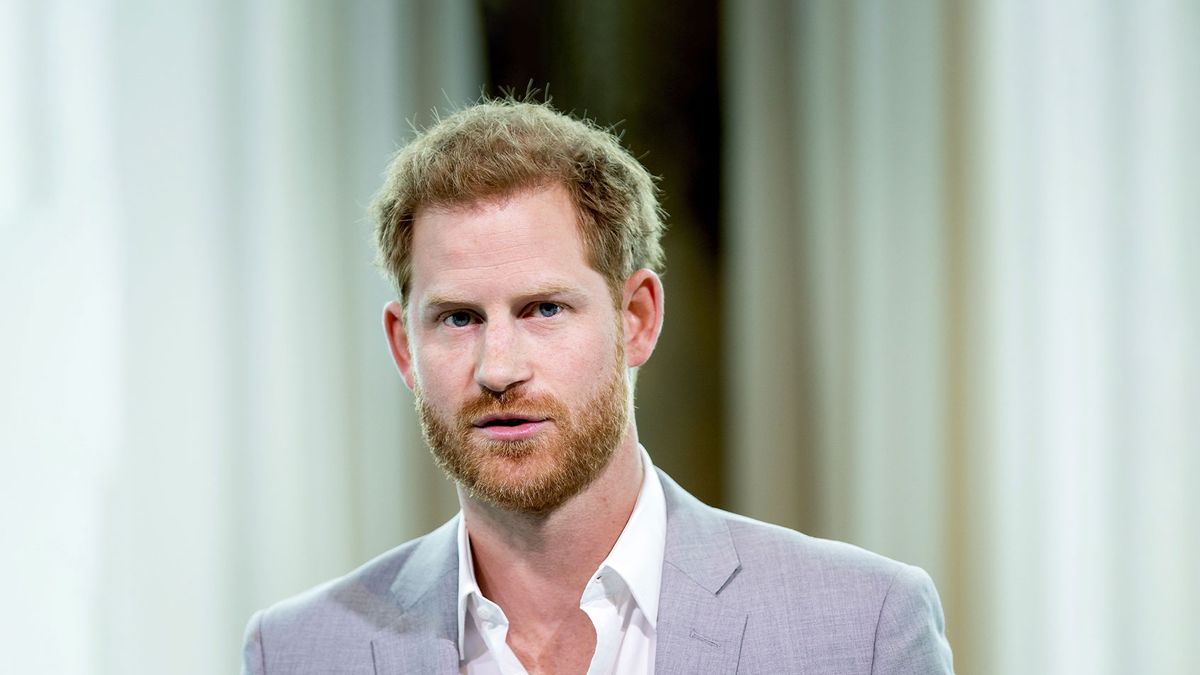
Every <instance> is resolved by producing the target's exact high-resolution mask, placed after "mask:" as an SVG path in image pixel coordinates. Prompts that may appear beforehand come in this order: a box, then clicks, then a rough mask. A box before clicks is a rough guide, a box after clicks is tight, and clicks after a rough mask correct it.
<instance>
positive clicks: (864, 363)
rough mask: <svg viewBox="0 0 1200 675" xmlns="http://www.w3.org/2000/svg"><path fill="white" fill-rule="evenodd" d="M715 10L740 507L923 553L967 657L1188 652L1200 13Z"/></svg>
mask: <svg viewBox="0 0 1200 675" xmlns="http://www.w3.org/2000/svg"><path fill="white" fill-rule="evenodd" d="M726 10H727V16H728V19H729V21H728V25H727V33H726V62H727V64H728V68H727V71H726V72H727V78H726V91H727V92H728V93H729V96H728V104H727V109H726V128H727V129H728V130H729V136H728V139H727V143H728V144H727V155H728V157H729V162H730V164H729V166H730V170H729V174H728V181H727V204H728V207H727V210H726V212H725V214H724V217H725V221H726V232H727V233H728V234H727V237H728V240H729V241H730V242H731V249H730V257H729V268H730V270H731V275H732V277H733V278H734V283H733V284H732V285H731V287H730V290H729V295H728V297H727V299H726V302H727V304H728V306H730V307H739V308H741V310H742V311H741V312H740V313H732V314H731V317H732V320H731V322H730V325H729V327H728V332H727V335H728V344H729V345H730V346H731V353H730V359H729V363H730V371H729V373H730V375H729V377H730V381H731V382H733V389H734V392H735V396H734V402H733V403H732V406H731V410H730V417H731V423H732V425H733V426H734V427H735V431H734V432H733V434H732V435H731V437H730V439H729V456H730V458H731V459H730V471H731V475H732V476H733V484H734V489H733V491H732V492H733V506H734V508H735V509H737V510H740V511H745V512H747V513H749V514H750V515H754V516H758V517H764V518H768V519H771V520H776V521H780V522H785V523H788V524H791V525H794V526H798V527H800V528H801V529H804V530H807V531H809V532H813V533H815V534H821V535H825V536H832V537H836V538H840V539H845V540H849V541H851V542H854V543H857V544H860V545H863V546H865V547H867V548H870V549H873V550H876V551H879V552H881V553H884V554H886V555H889V556H893V557H896V558H899V559H902V560H905V561H908V562H912V563H915V564H919V565H921V566H923V567H925V568H926V569H927V570H929V571H930V573H931V574H932V576H933V577H934V579H935V581H936V582H937V583H938V587H939V589H940V590H941V593H942V599H943V602H944V604H945V608H946V611H947V621H948V631H949V635H950V638H951V642H952V644H953V645H954V647H955V650H956V664H957V666H958V669H959V671H960V672H973V673H1015V672H1030V673H1033V672H1045V673H1062V672H1089V673H1128V672H1161V673H1180V674H1182V673H1187V672H1194V671H1195V670H1197V669H1198V668H1200V661H1197V658H1198V657H1197V652H1196V650H1195V649H1194V648H1193V645H1191V644H1190V643H1191V641H1192V639H1191V638H1190V637H1189V631H1190V630H1191V628H1190V627H1191V626H1192V624H1193V623H1194V621H1193V619H1192V617H1191V616H1190V613H1191V608H1192V607H1194V606H1195V605H1196V604H1197V602H1200V584H1198V582H1197V579H1196V575H1195V573H1194V570H1196V569H1200V518H1198V516H1200V497H1198V496H1197V495H1196V493H1195V491H1194V490H1193V489H1191V484H1192V482H1194V479H1195V477H1196V476H1197V475H1200V473H1198V470H1200V432H1198V431H1197V427H1196V425H1195V424H1194V421H1190V420H1189V419H1188V418H1189V415H1188V412H1185V411H1194V410H1195V409H1196V406H1197V404H1200V384H1198V383H1200V347H1198V346H1197V345H1200V341H1198V340H1197V338H1200V302H1198V300H1200V272H1198V271H1197V268H1196V266H1195V265H1191V264H1189V263H1190V261H1191V259H1192V258H1194V257H1195V256H1196V254H1198V253H1200V226H1198V225H1197V223H1200V197H1198V196H1197V195H1198V194H1200V191H1197V190H1196V189H1195V175H1196V174H1197V168H1200V167H1198V160H1197V159H1196V158H1197V157H1200V134H1198V132H1197V125H1196V124H1195V123H1194V121H1195V120H1196V119H1200V116H1198V113H1200V77H1198V75H1197V74H1198V73H1200V68H1198V67H1197V66H1200V47H1197V43H1196V41H1195V40H1194V39H1192V38H1193V37H1194V36H1195V35H1196V34H1197V29H1198V28H1200V12H1197V10H1196V8H1195V6H1194V5H1192V4H1191V3H1184V2H1151V3H1136V4H1135V3H1100V4H1097V3H1092V2H1066V3H1036V2H981V3H943V2H905V3H882V2H868V1H866V0H863V1H854V2H845V3H835V2H808V3H791V2H759V3H728V4H727V5H726Z"/></svg>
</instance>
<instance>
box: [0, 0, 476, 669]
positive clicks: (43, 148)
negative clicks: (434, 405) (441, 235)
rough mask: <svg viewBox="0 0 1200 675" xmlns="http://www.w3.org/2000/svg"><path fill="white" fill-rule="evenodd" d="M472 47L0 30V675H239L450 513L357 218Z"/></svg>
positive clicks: (406, 7) (447, 42)
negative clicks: (399, 365) (255, 652)
mask: <svg viewBox="0 0 1200 675" xmlns="http://www.w3.org/2000/svg"><path fill="white" fill-rule="evenodd" d="M479 45H480V30H479V26H478V25H477V17H476V16H475V9H474V5H473V3H471V2H469V1H467V0H456V1H452V2H401V3H395V2H382V1H380V2H356V3H337V2H331V1H330V2H322V1H316V0H313V1H307V2H290V1H284V0H276V1H270V0H267V1H263V2H255V3H241V2H234V1H232V0H227V1H223V2H200V1H197V0H187V1H184V2H171V3H160V2H123V1H117V0H111V1H107V2H106V1H102V0H98V1H95V2H67V1H65V0H63V1H57V2H42V1H40V0H8V1H7V2H5V3H4V4H3V5H0V148H3V150H2V151H0V298H2V299H3V301H4V304H3V306H4V319H3V324H4V327H3V331H2V336H0V372H2V375H0V392H2V396H3V398H2V401H0V404H2V409H0V417H2V423H0V448H2V451H3V459H4V462H3V465H4V470H3V471H0V540H2V541H3V546H4V549H3V550H4V554H3V556H2V558H3V561H2V562H0V570H2V571H3V572H4V574H3V578H4V580H5V581H4V583H3V584H0V645H3V646H2V647H0V652H2V653H3V654H4V656H3V658H2V660H3V662H4V670H5V671H6V672H23V673H34V672H45V673H50V672H53V673H86V674H90V673H121V674H130V673H163V672H171V673H197V674H199V673H205V674H207V673H217V672H235V671H236V670H237V668H238V663H239V659H240V643H241V632H242V628H243V626H244V625H245V621H246V620H247V619H248V617H249V614H250V612H251V611H252V610H253V609H254V608H257V607H260V606H263V605H265V604H268V603H270V602H273V601H275V600H278V599H281V598H282V597H285V596H286V595H289V594H292V593H295V592H297V591H300V590H302V589H303V588H305V587H307V586H309V585H312V584H314V583H316V582H318V581H321V580H323V579H326V578H329V577H332V576H334V575H336V574H340V573H342V572H345V571H347V570H349V569H351V568H353V567H354V566H355V565H357V564H359V563H360V562H362V561H364V560H366V559H367V558H369V557H371V556H372V555H375V554H377V553H380V552H382V551H384V550H386V549H387V548H389V547H391V546H394V545H395V544H396V543H398V542H400V541H402V540H404V539H406V538H408V537H410V536H413V535H416V534H418V533H420V532H422V531H425V530H426V529H428V527H429V526H430V524H431V523H432V522H434V521H436V520H437V519H438V518H441V517H443V516H445V515H447V514H449V513H451V512H452V511H453V510H454V508H455V505H454V500H453V494H452V491H451V490H450V488H449V486H448V484H446V483H445V482H444V481H442V480H441V479H440V478H439V477H437V476H436V475H435V474H434V472H433V470H432V468H431V466H430V465H431V463H430V462H429V461H428V460H427V458H426V456H425V450H424V449H423V444H421V443H420V442H419V440H418V436H417V434H416V431H415V430H414V422H413V418H412V414H411V411H410V407H411V405H410V403H409V402H408V401H409V399H408V398H407V396H406V395H405V394H404V393H403V385H402V383H401V382H400V380H399V378H398V377H397V376H396V375H395V374H394V370H393V367H392V365H391V363H390V360H389V359H388V357H387V352H386V349H385V347H384V343H383V339H382V331H381V329H380V328H379V326H380V318H379V317H380V311H381V308H382V305H383V303H384V302H385V300H386V299H387V298H388V297H389V289H388V288H387V285H386V283H385V282H384V281H383V280H382V279H381V278H379V276H378V275H377V274H376V272H375V271H374V270H373V269H372V267H371V265H370V260H371V247H370V231H369V226H368V225H367V223H365V222H364V218H363V216H364V209H365V206H366V204H367V202H368V200H369V198H370V196H371V194H372V192H373V191H374V190H375V189H376V188H377V186H378V185H379V183H380V180H381V172H382V170H383V168H384V167H385V165H386V162H387V160H388V158H389V156H390V154H391V153H392V152H393V151H394V149H395V148H396V143H398V142H400V141H402V140H403V138H404V137H406V136H407V134H408V132H409V126H408V122H407V121H406V120H407V119H408V118H411V117H414V116H416V117H417V119H418V121H420V120H422V119H427V114H426V113H427V111H428V110H429V109H430V108H431V107H433V106H442V107H444V106H446V105H448V104H451V103H460V102H463V101H466V100H469V99H472V98H474V97H475V96H477V95H478V94H479V92H480V75H481V64H480V60H481V56H480V53H479V50H480V47H479Z"/></svg>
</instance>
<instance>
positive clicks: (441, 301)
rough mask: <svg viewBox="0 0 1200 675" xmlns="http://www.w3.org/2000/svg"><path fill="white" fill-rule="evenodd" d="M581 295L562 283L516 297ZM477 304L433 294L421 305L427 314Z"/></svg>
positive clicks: (531, 290) (576, 289)
mask: <svg viewBox="0 0 1200 675" xmlns="http://www.w3.org/2000/svg"><path fill="white" fill-rule="evenodd" d="M582 295H583V292H582V291H581V290H580V289H579V288H578V287H576V286H572V285H570V284H564V283H554V282H552V283H546V284H539V285H537V286H534V287H533V288H531V289H530V290H528V291H526V292H525V293H522V294H521V295H519V296H517V297H518V299H519V300H533V299H534V298H550V297H558V298H561V297H568V298H573V299H578V298H579V297H581V296H582ZM476 304H477V303H475V302H472V301H470V300H466V299H463V298H461V297H456V296H454V295H450V294H441V293H434V294H432V295H429V296H427V297H426V298H425V301H424V302H422V303H421V308H422V310H423V311H426V312H429V311H432V310H436V309H442V308H445V307H474V306H476Z"/></svg>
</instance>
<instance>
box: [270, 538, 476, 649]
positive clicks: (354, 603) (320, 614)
mask: <svg viewBox="0 0 1200 675" xmlns="http://www.w3.org/2000/svg"><path fill="white" fill-rule="evenodd" d="M456 526H457V518H456V519H452V520H451V521H450V522H448V523H446V524H445V525H443V526H442V527H440V528H438V529H437V530H434V531H433V532H431V533H429V534H426V535H424V536H421V537H418V538H416V539H413V540H410V541H408V542H405V543H404V544H401V545H400V546H397V547H396V548H394V549H392V550H390V551H387V552H386V553H383V554H382V555H380V556H378V557H376V558H374V559H373V560H370V561H369V562H367V563H365V564H363V565H362V566H361V567H359V568H358V569H355V570H354V571H352V572H350V573H348V574H346V575H344V576H341V577H338V578H336V579H333V580H330V581H327V582H325V583H323V584H320V585H319V586H315V587H313V588H311V589H309V590H306V591H304V592H302V593H299V594H297V595H295V596H292V597H290V598H288V599H286V600H282V601H280V602H277V603H275V604H273V605H271V606H270V607H267V608H266V609H264V610H261V611H259V612H257V613H256V614H255V615H254V616H253V617H252V618H251V620H250V623H249V625H248V626H247V628H246V646H247V662H251V661H253V660H254V658H256V657H257V656H256V655H261V654H264V653H267V652H271V653H273V654H284V655H287V658H296V659H304V658H316V659H325V658H326V657H327V656H328V655H329V654H331V653H334V654H336V653H338V652H341V651H343V650H345V649H347V648H349V646H351V645H355V646H357V647H363V646H367V645H369V639H370V638H371V636H373V635H375V634H376V633H378V632H379V631H381V630H383V629H385V628H388V627H389V626H394V625H396V624H397V622H400V621H402V620H404V618H405V614H406V611H407V610H408V609H410V608H411V607H412V606H413V605H414V604H415V603H417V602H418V601H420V600H422V596H424V595H426V594H434V593H435V592H436V591H437V590H439V589H442V590H444V589H445V588H448V587H449V586H448V584H450V583H452V582H453V581H454V580H453V579H447V577H449V576H451V575H452V573H453V572H456V571H457V558H456V556H455V555H454V549H453V546H454V538H453V531H454V528H455V527H456ZM356 656H361V655H353V654H348V653H345V654H342V655H341V656H340V658H344V659H350V660H353V659H354V658H355V657H356ZM367 656H369V655H367ZM251 672H254V671H251Z"/></svg>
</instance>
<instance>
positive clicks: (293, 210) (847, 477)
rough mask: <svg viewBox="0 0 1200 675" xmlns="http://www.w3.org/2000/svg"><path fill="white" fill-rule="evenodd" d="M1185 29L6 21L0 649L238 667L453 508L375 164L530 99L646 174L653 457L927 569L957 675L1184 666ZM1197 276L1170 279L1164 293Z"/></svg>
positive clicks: (94, 16)
mask: <svg viewBox="0 0 1200 675" xmlns="http://www.w3.org/2000/svg"><path fill="white" fill-rule="evenodd" d="M1198 38H1200V5H1198V4H1197V3H1195V2H1189V1H1187V0H1179V1H1178V2H1172V1H1170V0H1164V1H1150V2H1134V1H1133V0H1130V1H1128V2H1117V1H1111V2H1110V1H1103V0H1065V1H1062V2H1053V3H1044V2H1038V1H1036V0H1011V1H1001V0H997V1H995V2H988V1H986V0H979V1H973V2H956V1H954V0H943V1H940V2H939V1H934V0H905V1H899V2H885V1H882V0H878V1H868V0H845V1H841V2H835V1H832V0H830V1H825V2H822V1H817V0H813V1H809V2H799V1H797V2H786V1H781V0H774V1H769V0H760V1H755V0H745V1H740V2H739V1H736V0H728V1H726V2H723V3H722V2H715V1H708V2H702V1H698V0H697V1H690V2H682V1H680V2H655V3H643V2H635V1H634V0H613V1H611V2H590V1H587V0H563V1H559V2H515V1H514V2H502V1H500V0H478V1H475V2H471V1H468V0H444V1H441V2H435V1H432V0H431V1H428V2H418V1H409V2H378V1H377V2H367V1H360V2H334V1H333V0H257V1H255V2H237V1H235V0H218V1H215V2H214V1H211V0H205V1H203V2H201V1H200V0H181V1H179V2H172V3H159V2H148V1H137V0H91V1H72V0H51V1H42V0H3V2H0V300H2V301H3V330H2V331H0V451H2V453H3V454H2V457H3V464H2V465H0V466H2V468H0V542H2V543H3V553H2V554H0V573H2V574H3V579H4V583H3V584H0V645H2V646H0V661H2V662H3V666H2V667H3V670H4V671H5V672H14V673H16V672H20V673H69V674H81V675H91V674H97V675H99V674H135V673H159V672H162V671H163V664H165V663H169V664H171V666H170V672H173V673H181V674H190V673H196V674H201V673H219V672H236V670H237V668H238V665H239V659H240V649H241V640H242V629H243V627H244V625H245V622H246V620H247V619H248V617H249V616H250V614H251V612H252V611H253V610H255V609H257V608H259V607H262V606H265V605H267V604H270V603H272V602H274V601H277V600H279V599H281V598H283V597H285V596H288V595H291V594H293V593H296V592H298V591H300V590H302V589H305V588H307V587H309V586H311V585H313V584H315V583H318V582H320V581H322V580H325V579H328V578H330V577H333V576H336V575H339V574H342V573H344V572H346V571H348V570H350V569H352V568H354V567H355V566H357V565H358V564H360V563H362V562H363V561H365V560H367V559H369V558H371V557H373V556H375V555H377V554H379V553H381V552H383V551H385V550H387V549H389V548H391V547H393V546H395V545H397V544H398V543H400V542H401V541H403V540H405V539H407V538H410V537H412V536H415V535H418V534H421V533H423V532H425V531H427V530H429V529H431V528H432V527H434V526H435V525H437V524H439V523H440V522H442V521H443V520H444V519H445V518H447V517H449V516H450V515H451V514H453V513H454V512H455V510H456V505H455V501H454V496H453V491H452V489H451V486H450V484H449V483H448V482H447V481H445V480H444V479H443V478H442V477H441V476H440V475H439V474H438V473H437V471H436V470H435V469H434V468H433V466H432V463H431V462H430V460H429V458H428V454H427V451H426V450H425V449H424V446H423V444H422V443H421V441H420V437H419V434H418V432H417V429H416V426H415V422H414V418H413V414H412V411H411V400H410V398H409V395H408V393H407V391H406V390H405V389H404V388H403V385H402V383H401V381H400V379H399V377H397V376H396V375H395V372H394V369H393V366H392V364H391V362H390V360H389V358H388V355H387V351H386V349H385V344H384V341H383V337H382V331H381V329H380V315H381V308H382V306H383V304H384V302H385V301H387V300H388V299H389V292H388V287H387V284H386V283H385V282H384V281H383V279H382V278H381V277H380V276H379V275H378V274H377V273H376V271H375V270H374V269H373V268H372V266H371V264H370V260H371V257H372V251H371V246H370V227H369V224H368V223H367V222H366V220H365V206H366V204H367V203H368V201H369V200H370V197H371V195H372V194H373V192H374V191H375V190H376V189H377V188H378V186H379V184H380V182H381V174H382V171H383V169H384V167H385V166H386V163H387V161H388V158H389V156H390V155H391V154H392V152H394V151H395V149H397V148H398V147H399V145H401V144H403V142H404V141H405V140H406V139H407V138H408V137H410V135H411V126H410V124H417V125H421V124H425V123H427V122H428V121H429V120H430V119H431V110H432V109H434V108H439V109H443V110H445V109H450V108H453V107H456V106H458V105H461V104H463V103H465V102H468V101H470V100H473V99H475V98H477V97H478V96H479V95H480V94H481V92H486V93H492V94H495V93H499V92H501V91H504V90H506V89H508V88H511V89H513V90H515V91H517V92H518V93H524V92H525V91H526V90H527V89H529V88H530V87H531V86H532V87H533V88H536V89H538V90H540V91H541V92H543V94H545V93H548V94H549V96H550V97H551V98H552V99H553V102H554V104H555V105H556V106H557V107H558V108H560V109H562V110H566V111H573V112H575V113H576V114H579V115H587V116H589V117H591V118H593V119H595V120H596V121H597V122H599V123H600V124H603V125H617V128H618V129H619V130H620V131H621V132H622V133H623V134H624V139H625V141H626V143H627V144H628V146H629V147H630V148H631V149H632V151H633V152H634V153H635V155H637V156H638V157H640V158H641V159H642V161H643V162H644V163H645V165H646V166H647V167H648V168H649V169H650V170H651V171H652V172H653V173H655V174H656V175H659V176H661V177H662V183H661V185H662V188H663V192H664V205H665V207H666V209H667V210H668V211H669V212H670V214H671V217H670V221H669V223H670V227H671V229H670V232H669V234H668V236H667V240H666V246H667V254H668V272H667V274H666V276H665V283H666V288H667V299H668V303H667V307H668V312H667V315H668V319H667V326H666V332H665V334H664V336H663V339H662V342H661V343H660V345H659V349H658V352H657V353H656V355H655V358H654V360H653V361H652V362H651V363H650V365H649V366H648V367H647V368H645V369H644V370H643V372H642V375H641V378H640V381H639V385H640V386H639V392H638V394H639V396H638V417H639V422H640V424H639V428H640V430H641V433H642V440H643V442H644V443H645V444H646V446H647V447H648V448H649V450H650V452H651V454H652V455H653V456H654V459H655V462H656V463H657V464H658V465H659V466H661V467H662V468H664V469H665V470H666V471H667V472H668V473H671V474H672V475H673V476H674V477H675V478H676V479H678V480H679V481H680V482H681V483H682V484H683V485H684V486H685V487H687V488H689V489H690V490H692V491H693V492H694V493H695V494H697V495H698V496H699V497H701V498H702V499H704V500H705V501H708V502H709V503H712V504H714V505H718V506H722V507H724V508H728V509H731V510H734V511H738V512H741V513H745V514H747V515H751V516H754V517H758V518H762V519H766V520H770V521H774V522H778V523H782V524H785V525H788V526H790V527H794V528H798V529H800V530H803V531H805V532H809V533H811V534H815V535H819V536H824V537H833V538H838V539H843V540H846V541H850V542H853V543H855V544H858V545H861V546H864V547H866V548H869V549H872V550H875V551H878V552H880V553H883V554H885V555H888V556H891V557H895V558H899V559H901V560H904V561H907V562H911V563H914V564H917V565H920V566H922V567H924V568H925V569H926V570H928V571H929V573H930V574H931V575H932V576H933V578H934V580H935V581H936V582H937V586H938V588H939V590H940V592H941V597H942V601H943V604H944V606H945V610H946V618H947V630H948V634H949V637H950V640H951V643H952V645H953V647H954V650H955V661H956V666H957V669H958V672H960V673H996V674H1008V673H1022V674H1026V673H1089V674H1092V673H1112V674H1116V673H1178V674H1184V673H1197V672H1200V646H1198V643H1200V641H1198V640H1197V637H1198V636H1200V633H1198V632H1197V630H1196V618H1195V615H1194V612H1195V608H1196V607H1197V606H1198V605H1200V581H1198V576H1200V575H1198V570H1200V494H1197V490H1196V485H1197V484H1198V483H1200V426H1198V423H1197V414H1198V413H1200V266H1198V265H1197V264H1196V263H1195V261H1196V259H1197V258H1200V180H1198V178H1197V176H1198V175H1200V124H1198V123H1197V120H1200V39H1198ZM1189 261H1192V262H1189Z"/></svg>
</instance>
